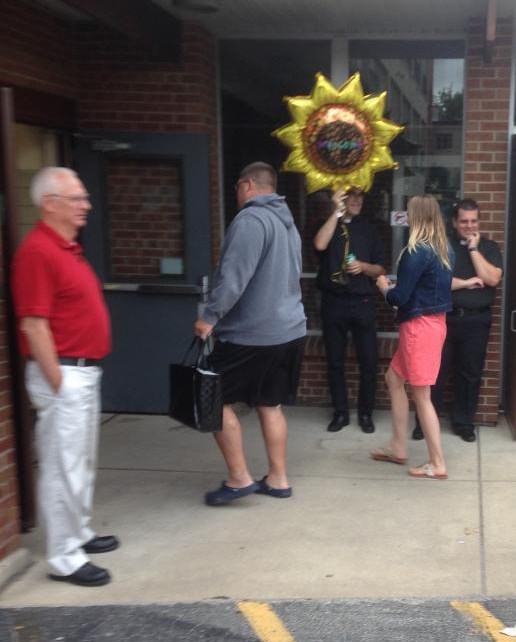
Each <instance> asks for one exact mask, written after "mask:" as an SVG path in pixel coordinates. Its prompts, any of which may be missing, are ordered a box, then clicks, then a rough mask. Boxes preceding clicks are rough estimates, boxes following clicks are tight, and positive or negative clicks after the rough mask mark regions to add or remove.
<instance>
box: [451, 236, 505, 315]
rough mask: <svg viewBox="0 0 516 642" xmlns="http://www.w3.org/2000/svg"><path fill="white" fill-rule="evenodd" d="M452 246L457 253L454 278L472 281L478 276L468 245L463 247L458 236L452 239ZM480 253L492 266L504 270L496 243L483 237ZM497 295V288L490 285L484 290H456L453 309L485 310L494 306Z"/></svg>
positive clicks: (453, 297)
mask: <svg viewBox="0 0 516 642" xmlns="http://www.w3.org/2000/svg"><path fill="white" fill-rule="evenodd" d="M451 245H452V247H453V249H454V251H455V269H454V270H453V276H456V277H457V278H459V279H470V278H471V277H473V276H477V273H476V272H475V268H474V266H473V262H472V261H471V252H470V251H469V250H468V247H467V245H462V243H461V242H460V240H459V239H458V238H457V237H456V236H454V237H453V238H452V239H451ZM478 251H479V252H480V254H482V256H483V257H484V258H485V259H486V261H489V263H491V265H494V266H495V267H497V268H500V269H503V260H502V255H501V254H500V249H499V247H498V245H497V243H495V241H491V240H489V239H486V238H483V237H481V238H480V242H479V244H478ZM495 294H496V288H493V287H492V286H490V285H484V287H483V288H474V289H472V290H468V289H467V288H461V289H460V290H454V291H453V292H452V301H453V307H454V308H470V309H471V308H484V307H487V306H490V305H492V304H493V301H494V298H495Z"/></svg>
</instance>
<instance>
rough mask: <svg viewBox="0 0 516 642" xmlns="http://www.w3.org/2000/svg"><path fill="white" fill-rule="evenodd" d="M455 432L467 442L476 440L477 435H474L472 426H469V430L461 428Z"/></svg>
mask: <svg viewBox="0 0 516 642" xmlns="http://www.w3.org/2000/svg"><path fill="white" fill-rule="evenodd" d="M457 434H458V435H459V437H460V438H461V439H462V441H468V442H469V443H472V442H474V441H476V440H477V436H476V435H475V430H474V429H473V428H470V429H469V430H462V431H461V432H459V433H457Z"/></svg>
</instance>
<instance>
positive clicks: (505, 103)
mask: <svg viewBox="0 0 516 642" xmlns="http://www.w3.org/2000/svg"><path fill="white" fill-rule="evenodd" d="M484 33H485V27H484V24H483V23H481V22H473V21H472V22H471V24H470V28H469V33H468V40H467V53H466V82H465V119H464V120H465V136H464V195H465V196H468V197H471V198H474V199H476V200H477V201H478V203H479V205H480V208H481V217H480V220H481V231H482V232H484V233H485V234H487V235H488V236H489V237H490V238H492V239H493V240H495V241H497V243H499V245H500V248H501V250H502V253H503V250H504V236H505V207H506V187H507V181H508V175H507V163H508V160H509V147H508V137H509V132H508V127H509V94H510V86H511V57H512V46H511V40H512V24H511V23H510V22H508V21H505V22H504V21H499V22H498V25H497V35H496V44H495V47H494V52H493V58H492V62H491V63H485V62H484V59H483V52H484ZM500 304H501V287H500V288H498V296H497V299H496V305H495V306H494V309H493V326H492V329H491V337H490V341H489V347H488V351H487V357H486V364H485V370H484V378H483V384H482V388H481V390H480V400H479V408H478V415H477V420H478V421H480V422H482V423H493V422H496V421H497V417H498V405H499V402H500V379H501V372H502V357H501V352H502V337H501V307H500Z"/></svg>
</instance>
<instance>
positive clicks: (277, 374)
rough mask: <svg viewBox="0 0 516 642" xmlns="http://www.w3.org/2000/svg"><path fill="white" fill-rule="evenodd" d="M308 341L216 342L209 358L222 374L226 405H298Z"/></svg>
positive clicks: (214, 368) (216, 370) (215, 369)
mask: <svg viewBox="0 0 516 642" xmlns="http://www.w3.org/2000/svg"><path fill="white" fill-rule="evenodd" d="M304 343H305V338H304V337H301V338H300V339H294V341H289V342H288V343H281V344H279V345H275V346H242V345H238V344H236V343H229V342H228V341H217V343H216V344H215V348H214V349H213V352H212V353H211V355H210V357H209V363H210V367H211V368H212V370H214V371H215V372H220V373H221V374H222V394H223V400H224V404H232V403H237V402H239V401H243V402H245V403H247V404H248V405H249V406H278V405H279V404H285V405H292V404H294V403H295V402H296V395H297V386H298V384H299V376H300V374H301V363H302V361H303V352H304Z"/></svg>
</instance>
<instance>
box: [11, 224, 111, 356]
mask: <svg viewBox="0 0 516 642" xmlns="http://www.w3.org/2000/svg"><path fill="white" fill-rule="evenodd" d="M12 290H13V296H14V306H15V310H16V317H17V318H18V319H22V318H23V317H43V318H45V319H48V321H49V324H50V329H51V332H52V336H53V338H54V342H55V345H56V349H57V353H58V354H59V355H60V356H61V357H85V358H88V359H102V358H103V357H105V356H106V354H108V352H109V351H110V349H111V329H110V321H109V313H108V310H107V307H106V304H105V302H104V296H103V294H102V288H101V285H100V282H99V280H98V278H97V276H96V274H95V272H94V271H93V269H92V267H91V266H90V264H89V263H88V262H87V261H86V259H85V258H84V255H83V252H82V248H81V246H80V245H79V244H78V243H75V242H70V241H67V240H66V239H64V238H63V237H62V236H60V235H59V234H57V232H55V231H54V230H53V229H52V228H51V227H49V226H48V225H46V224H45V223H43V222H42V221H38V223H37V224H36V226H35V227H34V229H33V230H32V231H31V232H30V233H29V234H28V235H27V237H26V238H25V240H24V241H23V243H22V244H21V245H20V247H19V249H18V251H17V252H16V255H15V257H14V262H13V272H12ZM19 339H20V348H21V352H22V354H24V355H30V351H29V347H28V344H27V340H26V337H25V336H24V335H23V333H21V332H19Z"/></svg>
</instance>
